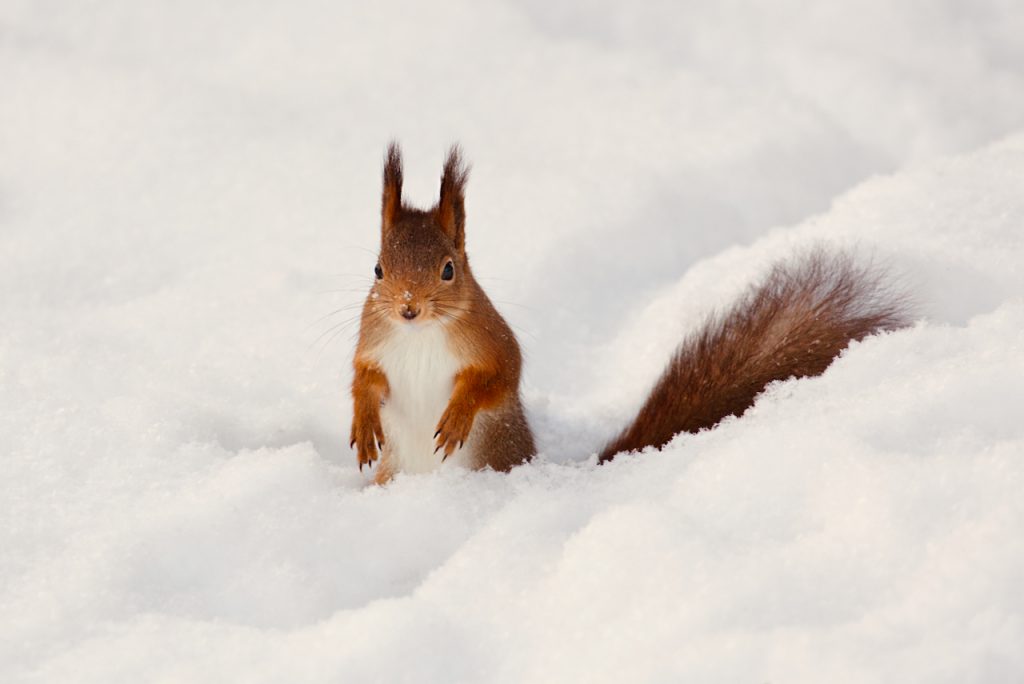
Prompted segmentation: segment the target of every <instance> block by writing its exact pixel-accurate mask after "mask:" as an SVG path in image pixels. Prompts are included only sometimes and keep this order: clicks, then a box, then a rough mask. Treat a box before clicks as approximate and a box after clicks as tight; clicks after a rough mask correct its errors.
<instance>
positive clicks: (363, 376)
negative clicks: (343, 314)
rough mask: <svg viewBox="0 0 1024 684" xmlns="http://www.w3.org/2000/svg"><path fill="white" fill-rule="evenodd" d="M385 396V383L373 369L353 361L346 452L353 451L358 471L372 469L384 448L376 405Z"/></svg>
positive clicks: (376, 369)
mask: <svg viewBox="0 0 1024 684" xmlns="http://www.w3.org/2000/svg"><path fill="white" fill-rule="evenodd" d="M387 394H388V379H387V377H386V376H385V375H384V372H383V371H381V370H380V368H378V367H377V366H375V365H372V364H368V363H362V362H360V361H358V360H357V361H356V363H355V375H354V376H353V378H352V436H351V442H349V448H351V447H353V446H355V447H356V456H357V458H358V459H359V470H362V469H363V464H366V465H368V466H372V465H373V462H374V461H376V460H377V449H378V447H382V446H383V445H384V429H383V428H382V427H381V423H380V405H381V402H382V401H384V399H385V398H386V397H387Z"/></svg>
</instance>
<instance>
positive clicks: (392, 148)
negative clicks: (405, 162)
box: [380, 141, 402, 230]
mask: <svg viewBox="0 0 1024 684" xmlns="http://www.w3.org/2000/svg"><path fill="white" fill-rule="evenodd" d="M401 209H402V149H401V148H400V147H399V146H398V143H397V142H395V141H391V143H390V144H389V145H388V151H387V154H386V155H385V157H384V192H383V194H382V197H381V209H380V217H381V226H382V227H383V229H384V230H388V229H389V228H391V226H392V225H393V224H394V222H395V220H396V219H397V218H398V212H399V211H401Z"/></svg>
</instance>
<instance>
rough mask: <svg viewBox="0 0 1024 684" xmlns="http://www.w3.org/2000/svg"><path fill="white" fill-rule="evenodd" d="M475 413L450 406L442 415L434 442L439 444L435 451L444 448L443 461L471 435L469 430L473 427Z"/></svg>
mask: <svg viewBox="0 0 1024 684" xmlns="http://www.w3.org/2000/svg"><path fill="white" fill-rule="evenodd" d="M473 414H474V412H473V411H468V410H465V409H461V410H460V409H459V408H458V407H455V406H449V407H448V410H446V411H445V412H444V415H443V416H441V421H440V422H439V423H438V424H437V432H435V433H434V443H435V444H436V445H437V447H436V448H435V449H434V453H435V454H436V453H437V452H438V451H441V450H442V449H443V450H444V455H443V456H442V457H441V460H442V461H443V460H445V459H446V458H448V457H449V456H451V455H452V453H453V452H454V451H455V450H456V449H459V448H461V447H462V445H463V443H464V442H465V441H466V439H467V438H468V437H469V431H470V430H471V429H472V428H473Z"/></svg>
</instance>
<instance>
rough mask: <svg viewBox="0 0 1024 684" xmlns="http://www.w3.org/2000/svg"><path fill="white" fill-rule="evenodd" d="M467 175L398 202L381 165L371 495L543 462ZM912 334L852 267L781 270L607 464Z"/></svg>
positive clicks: (372, 334) (359, 403)
mask: <svg viewBox="0 0 1024 684" xmlns="http://www.w3.org/2000/svg"><path fill="white" fill-rule="evenodd" d="M467 177H468V168H467V166H466V165H465V164H464V163H463V161H462V157H461V153H460V150H459V148H458V146H453V147H452V148H451V151H450V152H449V154H448V158H447V161H446V162H445V164H444V170H443V173H442V176H441V192H440V198H439V200H438V202H437V204H436V205H435V206H434V207H433V208H431V209H429V210H427V211H423V210H420V209H415V208H412V207H410V206H408V205H406V204H405V203H403V201H402V157H401V152H400V150H399V148H398V146H397V145H396V144H394V143H392V144H391V145H390V146H389V147H388V150H387V154H386V157H385V162H384V187H383V193H382V202H381V205H382V206H381V247H380V255H379V259H378V261H377V264H376V266H375V267H374V272H375V276H376V281H375V282H374V284H373V287H372V288H371V289H370V293H369V295H368V297H367V299H366V303H365V305H364V306H363V311H362V317H361V320H360V328H359V341H358V343H357V346H356V352H355V357H354V360H353V366H354V376H353V379H352V400H353V419H352V433H351V443H350V447H353V446H354V447H355V448H356V453H357V457H358V461H359V468H360V470H362V467H363V465H364V464H365V465H372V464H373V463H374V462H375V461H377V460H378V459H379V460H380V465H379V467H378V469H377V472H376V477H375V481H376V482H377V483H378V484H384V483H386V482H388V481H389V480H390V479H391V478H392V477H393V476H394V475H395V474H397V473H399V472H429V471H431V470H435V469H437V468H438V467H440V465H441V463H442V462H444V461H446V460H452V461H455V462H457V463H459V464H461V465H463V466H465V467H468V468H474V469H480V468H486V467H490V468H493V469H494V470H499V471H507V470H509V469H510V468H512V467H513V466H516V465H518V464H520V463H523V462H526V461H529V460H530V459H531V458H532V456H533V454H534V451H535V448H534V441H533V433H532V432H531V431H530V426H529V424H528V423H527V420H526V415H525V413H524V411H523V404H522V400H521V398H520V395H519V378H520V371H521V367H522V353H521V352H520V349H519V344H518V342H517V341H516V338H515V335H514V334H513V333H512V330H511V329H510V328H509V326H508V324H507V323H506V322H505V319H503V318H502V317H501V315H500V314H499V313H498V311H497V310H496V309H495V308H494V305H493V304H492V303H491V300H490V299H488V297H487V295H486V294H485V293H484V291H483V289H482V288H481V287H480V285H479V284H478V283H477V281H476V279H475V278H474V277H473V272H472V270H471V269H470V266H469V261H468V259H467V257H466V213H465V207H464V204H465V201H464V192H465V187H466V180H467ZM907 324H908V317H907V313H906V307H905V306H904V300H903V298H901V297H900V296H897V295H893V294H890V293H889V292H887V290H886V289H885V288H884V287H883V285H882V282H881V277H880V275H879V274H878V273H877V272H874V271H872V270H871V269H869V268H866V267H859V266H857V265H855V264H854V263H853V261H852V259H850V258H849V257H848V256H847V255H845V254H831V255H830V254H827V253H825V252H823V251H820V250H819V251H814V252H810V253H808V254H806V255H804V256H803V257H801V258H798V259H796V260H794V261H792V262H789V263H787V262H782V263H780V264H777V265H776V266H775V267H774V269H773V270H772V271H771V272H770V274H769V275H768V277H767V278H766V279H765V280H764V281H763V282H762V283H760V284H759V285H757V286H755V287H754V288H752V289H751V290H750V291H749V292H748V293H747V294H746V296H744V297H743V298H741V299H740V301H738V302H737V303H736V304H734V305H733V306H732V308H730V309H729V310H727V311H726V312H724V313H723V314H720V315H715V316H712V317H710V318H709V319H708V320H707V321H706V322H705V324H704V325H703V327H702V328H700V329H699V330H698V332H697V333H696V334H694V335H692V336H690V337H688V338H687V339H685V340H684V341H683V343H682V344H681V345H680V346H679V348H678V349H677V350H676V352H675V354H674V355H673V356H672V358H671V360H670V362H669V364H668V366H667V368H666V369H665V371H664V372H663V373H662V376H661V378H660V379H659V380H658V382H657V383H656V385H655V387H654V389H653V390H652V392H651V394H650V395H649V397H648V398H647V400H646V402H645V403H644V405H643V407H642V408H641V409H640V412H639V413H638V414H637V416H636V418H635V419H634V420H633V422H632V423H631V424H630V425H629V426H628V427H626V428H625V429H624V430H623V431H622V432H621V433H620V434H619V435H618V436H617V437H616V438H615V439H614V440H612V441H611V442H610V443H609V444H608V445H607V446H605V447H604V449H603V450H602V451H601V453H600V454H599V456H598V461H599V462H600V463H604V462H605V461H608V460H610V459H612V458H613V457H614V456H615V455H616V454H618V453H621V452H624V451H637V450H640V449H643V448H645V447H648V446H653V447H657V448H660V447H662V446H664V445H665V444H666V443H668V441H669V440H671V439H672V437H674V436H675V435H676V434H678V433H680V432H697V431H699V430H702V429H706V428H710V427H713V426H714V425H716V424H717V423H718V422H720V421H721V420H722V419H723V418H726V417H728V416H738V415H740V414H742V413H743V412H744V411H746V410H747V409H748V408H749V407H750V406H751V405H752V404H753V403H754V399H755V398H756V396H757V395H758V394H759V393H760V392H761V391H762V390H763V389H764V388H765V386H766V385H767V384H768V383H770V382H772V381H775V380H784V379H786V378H790V377H805V376H811V375H819V374H821V373H822V372H824V370H825V368H827V367H828V365H829V364H830V363H831V362H832V360H833V359H834V358H835V357H836V356H837V355H838V354H839V353H840V352H841V351H842V350H843V349H844V348H845V347H846V346H847V345H848V344H849V343H850V342H851V341H852V340H859V339H861V338H863V337H865V336H867V335H870V334H872V333H875V332H879V331H883V330H892V329H895V328H899V327H903V326H905V325H907Z"/></svg>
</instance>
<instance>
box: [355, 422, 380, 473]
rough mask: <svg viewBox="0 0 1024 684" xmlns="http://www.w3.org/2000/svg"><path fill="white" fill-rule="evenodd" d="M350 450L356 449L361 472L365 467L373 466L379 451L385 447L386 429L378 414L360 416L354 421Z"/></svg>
mask: <svg viewBox="0 0 1024 684" xmlns="http://www.w3.org/2000/svg"><path fill="white" fill-rule="evenodd" d="M348 446H349V448H352V447H355V448H356V455H357V457H358V459H359V470H362V469H363V465H367V466H371V467H372V466H373V462H374V461H376V460H377V456H378V450H380V449H382V448H383V446H384V429H383V428H382V427H381V425H380V416H379V415H377V414H373V415H369V416H360V417H359V418H357V419H355V420H353V421H352V437H351V441H350V442H349V445H348Z"/></svg>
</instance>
